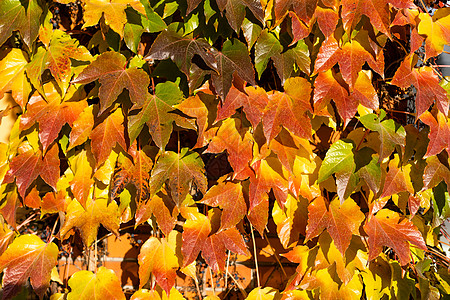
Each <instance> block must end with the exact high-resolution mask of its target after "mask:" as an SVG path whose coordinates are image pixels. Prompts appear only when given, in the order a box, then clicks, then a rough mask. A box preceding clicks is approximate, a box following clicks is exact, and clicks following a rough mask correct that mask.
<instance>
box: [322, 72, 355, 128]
mask: <svg viewBox="0 0 450 300" xmlns="http://www.w3.org/2000/svg"><path fill="white" fill-rule="evenodd" d="M332 99H333V100H334V103H335V104H336V107H337V110H338V112H339V115H340V116H341V117H342V118H343V119H344V124H345V125H347V124H348V122H350V120H351V119H352V118H353V117H354V116H355V114H356V111H357V109H358V102H357V101H356V100H355V99H354V97H352V96H350V95H349V94H348V92H347V90H346V89H345V88H343V87H342V85H341V84H340V83H339V82H338V81H337V80H336V79H335V78H334V76H333V72H332V70H328V71H326V72H324V73H319V76H317V78H316V81H315V92H314V110H315V111H320V110H322V109H323V108H324V107H326V106H327V105H328V103H329V101H330V100H332Z"/></svg>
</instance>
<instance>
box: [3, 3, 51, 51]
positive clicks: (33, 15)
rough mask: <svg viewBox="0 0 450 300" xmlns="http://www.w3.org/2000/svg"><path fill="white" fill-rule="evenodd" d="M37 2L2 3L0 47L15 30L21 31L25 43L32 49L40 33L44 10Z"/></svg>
mask: <svg viewBox="0 0 450 300" xmlns="http://www.w3.org/2000/svg"><path fill="white" fill-rule="evenodd" d="M38 3H39V2H38V1H36V0H29V1H26V2H23V1H20V0H10V1H2V3H0V12H1V13H0V20H1V21H0V45H1V44H3V43H4V42H5V41H6V40H7V39H8V38H9V37H10V36H11V34H12V33H13V31H15V30H19V32H20V33H21V35H22V38H23V41H24V42H25V44H26V45H27V46H28V48H29V49H31V45H32V43H33V42H34V40H35V39H36V38H37V36H38V33H39V18H40V17H41V14H42V8H41V6H40V5H39V4H38Z"/></svg>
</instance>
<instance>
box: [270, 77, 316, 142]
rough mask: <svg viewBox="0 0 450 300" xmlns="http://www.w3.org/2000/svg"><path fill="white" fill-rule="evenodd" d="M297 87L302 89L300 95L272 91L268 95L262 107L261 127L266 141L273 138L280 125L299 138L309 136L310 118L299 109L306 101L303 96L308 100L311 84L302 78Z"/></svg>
mask: <svg viewBox="0 0 450 300" xmlns="http://www.w3.org/2000/svg"><path fill="white" fill-rule="evenodd" d="M302 81H303V82H301V84H300V85H299V86H298V89H301V90H303V91H304V92H302V93H301V95H302V97H292V96H290V95H288V94H287V93H281V92H278V91H274V92H273V93H272V94H270V95H269V103H268V104H267V106H266V108H265V109H264V116H263V119H262V121H263V127H264V135H265V136H266V139H267V142H270V141H271V140H272V139H274V138H275V137H276V136H277V135H278V133H280V131H281V126H283V127H285V128H286V129H288V130H289V131H290V132H292V133H293V134H295V135H297V136H299V137H301V138H306V139H307V138H309V137H310V136H311V120H310V119H309V117H308V116H307V115H306V114H305V112H304V111H302V110H299V109H298V107H302V106H303V105H302V104H303V103H304V102H306V100H305V99H304V97H307V99H308V100H307V101H309V97H310V94H309V93H308V91H311V85H310V84H309V82H307V81H306V80H302Z"/></svg>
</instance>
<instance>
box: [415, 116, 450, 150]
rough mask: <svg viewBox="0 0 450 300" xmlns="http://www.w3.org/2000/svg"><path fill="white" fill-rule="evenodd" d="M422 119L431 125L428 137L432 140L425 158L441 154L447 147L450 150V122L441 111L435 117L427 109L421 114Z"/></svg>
mask: <svg viewBox="0 0 450 300" xmlns="http://www.w3.org/2000/svg"><path fill="white" fill-rule="evenodd" d="M420 120H421V121H422V122H424V123H425V124H427V125H428V126H430V133H429V134H428V138H429V139H430V142H429V143H428V146H427V153H426V154H425V156H424V157H425V158H427V157H430V156H433V155H436V154H439V153H440V152H441V151H442V150H444V149H446V150H447V153H449V152H450V122H449V120H448V118H446V117H445V116H444V115H443V114H442V113H441V112H440V111H438V112H436V116H435V117H434V116H433V115H432V114H431V113H430V112H428V111H426V112H424V113H423V114H422V115H421V116H420Z"/></svg>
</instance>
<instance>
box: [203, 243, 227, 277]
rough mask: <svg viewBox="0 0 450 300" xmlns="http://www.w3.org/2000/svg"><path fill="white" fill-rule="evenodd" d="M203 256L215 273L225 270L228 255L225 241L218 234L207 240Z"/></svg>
mask: <svg viewBox="0 0 450 300" xmlns="http://www.w3.org/2000/svg"><path fill="white" fill-rule="evenodd" d="M202 256H203V258H204V259H205V261H206V263H207V264H208V265H209V266H210V267H211V268H212V270H213V271H214V272H219V271H223V270H225V261H226V259H227V253H226V249H225V245H224V244H223V240H222V239H221V237H220V236H219V235H217V234H213V235H211V236H209V237H208V238H207V239H206V242H205V244H204V245H203V249H202Z"/></svg>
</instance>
